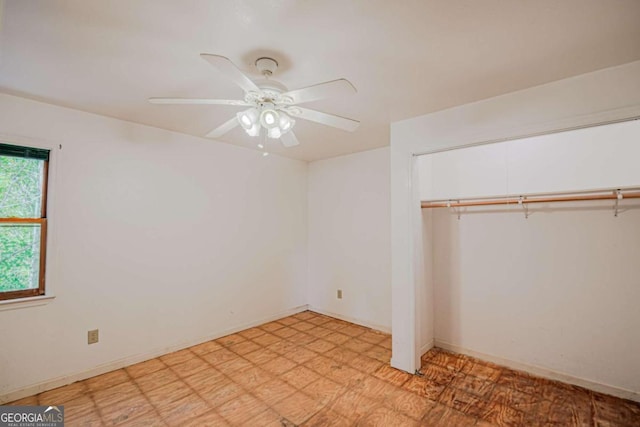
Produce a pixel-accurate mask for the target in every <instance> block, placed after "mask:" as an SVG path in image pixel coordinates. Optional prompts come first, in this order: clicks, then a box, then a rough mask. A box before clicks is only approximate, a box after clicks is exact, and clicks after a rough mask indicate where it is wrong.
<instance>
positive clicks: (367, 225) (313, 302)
mask: <svg viewBox="0 0 640 427" xmlns="http://www.w3.org/2000/svg"><path fill="white" fill-rule="evenodd" d="M308 191H309V192H308V200H309V224H308V227H309V304H310V306H311V308H312V309H316V310H318V311H320V312H324V313H331V314H333V315H338V316H339V317H342V318H345V319H351V320H353V321H355V322H356V323H360V324H364V325H369V326H372V327H375V328H377V329H381V330H387V331H388V330H390V328H391V304H390V298H391V283H390V279H391V273H390V262H391V258H390V257H391V254H390V235H389V234H390V230H389V221H390V220H389V149H388V148H380V149H377V150H371V151H365V152H361V153H357V154H351V155H347V156H340V157H335V158H332V159H327V160H320V161H316V162H312V163H310V164H309V185H308ZM338 289H342V291H343V298H342V299H337V298H336V291H337V290H338Z"/></svg>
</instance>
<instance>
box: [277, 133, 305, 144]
mask: <svg viewBox="0 0 640 427" xmlns="http://www.w3.org/2000/svg"><path fill="white" fill-rule="evenodd" d="M280 141H281V142H282V145H284V146H285V147H294V146H296V145H300V141H298V138H296V134H295V133H293V131H289V132H287V133H285V134H283V135H282V136H281V137H280Z"/></svg>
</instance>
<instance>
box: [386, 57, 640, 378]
mask: <svg viewBox="0 0 640 427" xmlns="http://www.w3.org/2000/svg"><path fill="white" fill-rule="evenodd" d="M637 116H640V61H636V62H631V63H629V64H625V65H621V66H618V67H612V68H607V69H604V70H600V71H596V72H593V73H588V74H584V75H581V76H576V77H572V78H568V79H564V80H560V81H557V82H553V83H548V84H545V85H541V86H537V87H533V88H529V89H525V90H521V91H518V92H513V93H509V94H506V95H502V96H498V97H495V98H490V99H487V100H483V101H479V102H475V103H472V104H467V105H464V106H460V107H455V108H451V109H448V110H444V111H439V112H436V113H432V114H426V115H424V116H420V117H416V118H414V119H408V120H404V121H401V122H396V123H392V125H391V244H392V251H391V259H392V266H391V271H392V325H393V355H392V359H391V364H392V365H393V366H394V367H397V368H399V369H404V370H406V371H409V372H413V370H414V369H415V368H416V367H417V366H418V365H419V357H418V354H419V339H418V338H417V337H416V335H417V329H416V312H415V305H414V302H415V300H416V286H415V277H416V274H415V273H416V268H415V266H414V252H415V247H416V243H415V240H416V239H421V238H422V230H420V227H418V226H417V225H416V224H418V223H419V222H418V221H416V218H421V215H420V214H419V212H420V211H419V209H420V208H419V200H418V198H417V197H414V192H413V188H412V185H413V183H412V173H413V172H412V164H413V161H412V156H413V155H414V154H417V153H424V152H430V151H435V150H438V149H442V148H447V147H456V146H458V147H459V146H465V145H469V144H476V143H483V142H488V141H500V140H506V139H513V138H520V137H527V136H531V135H535V134H540V133H546V132H550V131H554V130H559V129H569V128H575V127H580V126H585V125H589V124H592V123H602V122H607V121H610V120H619V119H623V118H627V117H637ZM432 307H433V304H430V309H432Z"/></svg>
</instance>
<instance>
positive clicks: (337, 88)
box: [282, 79, 358, 104]
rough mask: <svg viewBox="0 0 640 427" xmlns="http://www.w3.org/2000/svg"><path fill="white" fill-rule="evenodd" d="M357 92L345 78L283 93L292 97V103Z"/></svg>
mask: <svg viewBox="0 0 640 427" xmlns="http://www.w3.org/2000/svg"><path fill="white" fill-rule="evenodd" d="M356 92H358V91H357V90H356V88H355V87H354V86H353V85H352V84H351V82H349V80H347V79H338V80H332V81H330V82H325V83H319V84H317V85H313V86H308V87H304V88H302V89H296V90H292V91H289V92H286V93H283V94H282V95H283V96H288V97H290V98H291V99H293V103H294V104H303V103H305V102H311V101H316V100H318V99H325V98H330V97H338V96H346V95H352V94H354V93H356Z"/></svg>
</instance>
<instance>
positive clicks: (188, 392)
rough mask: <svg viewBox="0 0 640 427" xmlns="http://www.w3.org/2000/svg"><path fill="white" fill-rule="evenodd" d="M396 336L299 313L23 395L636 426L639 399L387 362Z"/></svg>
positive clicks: (241, 419)
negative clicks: (413, 370) (405, 368)
mask: <svg viewBox="0 0 640 427" xmlns="http://www.w3.org/2000/svg"><path fill="white" fill-rule="evenodd" d="M390 349H391V337H390V336H389V335H386V334H382V333H379V332H376V331H373V330H371V329H367V328H364V327H361V326H358V325H354V324H351V323H347V322H343V321H340V320H336V319H333V318H330V317H326V316H322V315H319V314H316V313H313V312H309V311H306V312H303V313H299V314H296V315H294V316H290V317H286V318H284V319H280V320H278V321H274V322H270V323H267V324H264V325H261V326H260V327H256V328H251V329H247V330H245V331H242V332H239V333H237V334H233V335H229V336H226V337H223V338H220V339H218V340H215V341H209V342H206V343H204V344H200V345H197V346H194V347H190V348H188V349H185V350H181V351H178V352H176V353H171V354H167V355H165V356H162V357H159V358H157V359H152V360H149V361H146V362H143V363H139V364H137V365H133V366H129V367H127V368H125V369H120V370H117V371H113V372H109V373H107V374H104V375H100V376H97V377H94V378H90V379H88V380H85V381H81V382H77V383H74V384H71V385H68V386H65V387H61V388H58V389H55V390H51V391H48V392H45V393H41V394H39V395H37V396H32V397H29V398H25V399H21V400H19V401H16V402H13V404H41V405H45V404H46V405H49V404H51V405H64V406H65V413H66V419H67V424H66V425H68V426H101V425H127V426H166V425H169V426H227V425H231V426H260V427H261V426H279V427H282V426H297V425H301V426H351V425H358V426H405V425H406V426H419V425H425V426H439V425H442V426H471V425H476V426H491V425H505V426H542V425H545V426H547V425H555V426H571V425H575V426H639V425H640V404H637V403H633V402H630V401H625V400H622V399H616V398H613V397H610V396H606V395H603V394H598V393H594V392H590V391H588V390H585V389H582V388H579V387H574V386H570V385H566V384H562V383H558V382H553V381H549V380H545V379H542V378H538V377H533V376H530V375H527V374H525V373H522V372H517V371H513V370H511V369H506V368H502V367H500V366H497V365H494V364H491V363H486V362H483V361H481V360H477V359H473V358H470V357H467V356H463V355H456V354H452V353H448V352H445V351H443V350H440V349H433V350H431V351H429V352H428V353H427V354H425V355H424V356H423V365H422V369H421V371H422V373H423V374H424V376H422V377H419V376H412V375H409V374H406V373H404V372H401V371H398V370H395V369H393V368H390V367H389V365H388V364H389V358H390V356H391V350H390Z"/></svg>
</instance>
